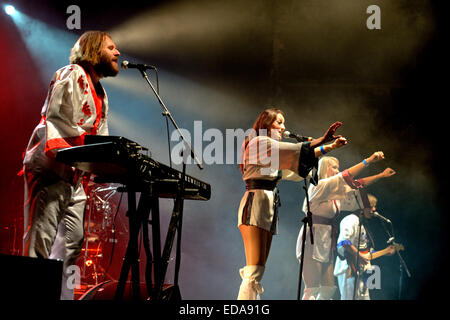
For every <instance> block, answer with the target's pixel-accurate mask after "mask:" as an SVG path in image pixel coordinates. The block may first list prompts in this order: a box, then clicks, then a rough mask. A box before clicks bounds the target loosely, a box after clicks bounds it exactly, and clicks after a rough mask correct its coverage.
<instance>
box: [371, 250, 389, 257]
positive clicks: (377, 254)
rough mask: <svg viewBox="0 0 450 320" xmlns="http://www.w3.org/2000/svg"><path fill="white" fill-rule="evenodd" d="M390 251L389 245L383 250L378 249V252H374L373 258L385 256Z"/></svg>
mask: <svg viewBox="0 0 450 320" xmlns="http://www.w3.org/2000/svg"><path fill="white" fill-rule="evenodd" d="M388 253H389V247H387V248H385V249H383V250H380V251H376V252H374V253H372V258H371V260H373V259H377V258H379V257H382V256H384V255H385V254H388Z"/></svg>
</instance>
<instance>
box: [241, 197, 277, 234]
mask: <svg viewBox="0 0 450 320" xmlns="http://www.w3.org/2000/svg"><path fill="white" fill-rule="evenodd" d="M277 211H278V210H277ZM242 224H245V225H251V226H256V227H259V228H261V229H264V230H266V231H269V232H271V233H272V234H278V215H277V214H275V210H274V191H270V190H263V189H253V190H249V191H246V192H245V194H244V196H243V197H242V199H241V203H240V205H239V212H238V227H239V226H240V225H242Z"/></svg>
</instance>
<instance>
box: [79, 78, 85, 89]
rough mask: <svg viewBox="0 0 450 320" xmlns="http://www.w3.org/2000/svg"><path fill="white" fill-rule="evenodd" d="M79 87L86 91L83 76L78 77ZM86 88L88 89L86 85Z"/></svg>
mask: <svg viewBox="0 0 450 320" xmlns="http://www.w3.org/2000/svg"><path fill="white" fill-rule="evenodd" d="M78 85H79V86H80V89H81V90H84V88H85V85H84V81H83V76H79V77H78ZM86 87H87V85H86Z"/></svg>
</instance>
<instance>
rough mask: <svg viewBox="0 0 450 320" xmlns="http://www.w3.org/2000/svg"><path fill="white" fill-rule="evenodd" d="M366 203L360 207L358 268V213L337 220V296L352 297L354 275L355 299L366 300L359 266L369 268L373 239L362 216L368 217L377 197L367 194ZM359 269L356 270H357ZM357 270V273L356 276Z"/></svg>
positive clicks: (366, 295)
mask: <svg viewBox="0 0 450 320" xmlns="http://www.w3.org/2000/svg"><path fill="white" fill-rule="evenodd" d="M367 196H368V201H369V203H370V206H367V207H366V208H364V210H363V216H362V221H361V222H362V223H361V237H360V240H359V249H360V250H359V258H358V261H359V262H358V264H359V268H357V267H356V260H357V252H358V250H357V245H358V237H359V228H358V227H359V219H360V218H359V216H358V213H357V212H356V213H352V214H349V215H347V216H346V217H345V218H343V219H342V221H341V223H340V233H339V237H338V240H337V249H338V257H337V258H336V265H335V268H334V275H335V276H336V277H337V282H338V286H339V291H340V293H341V300H353V297H354V286H355V281H356V279H357V278H358V284H357V290H356V295H355V299H356V300H370V295H369V288H368V287H367V285H366V283H365V280H366V279H365V278H364V275H363V274H362V272H361V270H367V269H369V268H370V260H371V259H372V258H374V251H371V249H372V248H373V247H374V244H373V239H372V237H371V235H370V232H369V230H368V229H367V226H366V227H365V225H364V220H365V219H371V218H372V217H373V213H374V212H375V211H376V204H377V199H376V198H375V197H374V196H373V195H371V194H368V195H367ZM385 252H386V253H384V254H387V255H392V254H394V253H395V248H394V247H393V246H389V247H388V248H386V249H385ZM358 269H359V270H358ZM357 272H359V277H357Z"/></svg>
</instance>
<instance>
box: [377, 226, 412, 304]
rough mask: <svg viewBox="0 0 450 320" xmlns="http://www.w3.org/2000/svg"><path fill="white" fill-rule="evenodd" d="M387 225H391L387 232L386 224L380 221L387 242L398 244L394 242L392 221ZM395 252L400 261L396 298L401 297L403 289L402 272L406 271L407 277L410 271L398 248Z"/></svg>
mask: <svg viewBox="0 0 450 320" xmlns="http://www.w3.org/2000/svg"><path fill="white" fill-rule="evenodd" d="M389 225H390V226H391V232H389V230H388V229H387V228H386V225H385V224H384V223H382V226H383V228H384V230H385V231H386V234H387V235H388V237H389V240H388V241H387V243H388V244H392V245H394V246H395V245H398V243H396V242H395V236H394V226H393V224H392V222H389ZM395 252H396V253H397V256H398V259H399V261H400V263H399V270H400V275H399V279H398V300H400V299H401V297H402V291H403V278H404V274H403V272H404V271H405V272H406V275H407V276H408V278H411V273H410V272H409V269H408V266H407V265H406V262H405V260H404V259H403V257H402V255H401V254H400V251H399V250H395Z"/></svg>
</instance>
